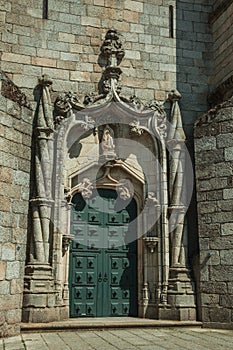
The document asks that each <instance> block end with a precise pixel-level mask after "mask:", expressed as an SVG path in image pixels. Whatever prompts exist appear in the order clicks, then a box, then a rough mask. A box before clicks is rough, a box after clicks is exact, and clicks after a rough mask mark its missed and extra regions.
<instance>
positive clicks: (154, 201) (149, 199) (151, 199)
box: [146, 192, 159, 206]
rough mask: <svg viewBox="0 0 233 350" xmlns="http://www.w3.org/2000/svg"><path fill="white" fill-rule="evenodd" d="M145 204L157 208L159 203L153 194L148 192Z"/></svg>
mask: <svg viewBox="0 0 233 350" xmlns="http://www.w3.org/2000/svg"><path fill="white" fill-rule="evenodd" d="M146 202H147V204H148V205H149V206H158V205H159V201H158V199H157V198H156V196H155V193H154V192H148V195H147V199H146Z"/></svg>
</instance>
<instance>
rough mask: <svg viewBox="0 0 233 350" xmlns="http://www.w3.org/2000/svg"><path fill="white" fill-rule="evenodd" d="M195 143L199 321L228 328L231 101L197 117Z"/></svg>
mask: <svg viewBox="0 0 233 350" xmlns="http://www.w3.org/2000/svg"><path fill="white" fill-rule="evenodd" d="M195 137H196V139H195V150H196V154H195V159H196V177H197V200H198V226H199V242H200V295H201V310H202V321H203V322H204V325H206V326H220V323H222V327H232V321H233V303H232V301H233V260H232V256H233V103H232V101H228V102H225V103H224V104H222V105H221V106H219V107H218V108H215V110H211V111H210V112H209V113H207V114H206V115H204V116H203V117H201V118H200V119H199V120H198V122H197V124H196V129H195Z"/></svg>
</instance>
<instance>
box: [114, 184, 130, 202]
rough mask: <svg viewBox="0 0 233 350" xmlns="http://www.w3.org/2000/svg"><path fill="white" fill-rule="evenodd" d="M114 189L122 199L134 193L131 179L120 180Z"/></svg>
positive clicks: (128, 197)
mask: <svg viewBox="0 0 233 350" xmlns="http://www.w3.org/2000/svg"><path fill="white" fill-rule="evenodd" d="M116 190H117V193H118V194H119V197H120V198H121V199H123V200H124V201H125V200H128V199H130V198H132V196H133V193H134V189H133V185H132V183H131V181H130V180H128V179H122V180H120V181H119V183H118V184H117V186H116Z"/></svg>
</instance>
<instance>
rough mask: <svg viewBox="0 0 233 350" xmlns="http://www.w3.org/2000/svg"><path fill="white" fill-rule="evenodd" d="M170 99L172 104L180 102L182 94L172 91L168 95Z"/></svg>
mask: <svg viewBox="0 0 233 350" xmlns="http://www.w3.org/2000/svg"><path fill="white" fill-rule="evenodd" d="M168 99H169V100H170V101H172V102H175V101H179V100H180V99H181V94H180V93H179V91H178V90H176V89H174V90H171V91H170V92H169V94H168Z"/></svg>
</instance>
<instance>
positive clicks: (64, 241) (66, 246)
mask: <svg viewBox="0 0 233 350" xmlns="http://www.w3.org/2000/svg"><path fill="white" fill-rule="evenodd" d="M73 239H74V235H63V236H62V255H65V253H66V252H67V250H68V249H69V246H70V242H71V241H72V240H73Z"/></svg>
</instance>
